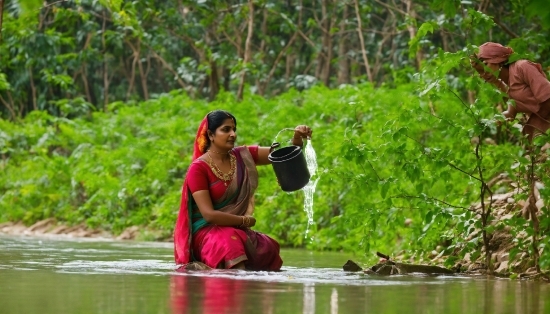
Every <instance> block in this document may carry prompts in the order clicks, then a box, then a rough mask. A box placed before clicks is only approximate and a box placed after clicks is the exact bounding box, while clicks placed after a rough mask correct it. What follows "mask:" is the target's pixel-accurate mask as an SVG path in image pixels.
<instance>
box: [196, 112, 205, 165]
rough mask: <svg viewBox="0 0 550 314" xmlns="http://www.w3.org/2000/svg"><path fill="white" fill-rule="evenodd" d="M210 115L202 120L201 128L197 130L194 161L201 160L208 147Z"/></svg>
mask: <svg viewBox="0 0 550 314" xmlns="http://www.w3.org/2000/svg"><path fill="white" fill-rule="evenodd" d="M207 131H208V115H206V116H205V117H204V119H202V121H201V124H200V125H199V128H198V129H197V135H196V136H195V143H194V145H193V160H195V159H197V158H199V157H200V156H202V155H203V154H204V153H205V149H206V145H207V144H208V132H207Z"/></svg>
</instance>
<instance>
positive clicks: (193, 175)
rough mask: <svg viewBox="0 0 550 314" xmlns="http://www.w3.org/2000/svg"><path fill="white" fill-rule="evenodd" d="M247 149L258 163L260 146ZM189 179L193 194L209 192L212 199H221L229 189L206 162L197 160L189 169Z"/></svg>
mask: <svg viewBox="0 0 550 314" xmlns="http://www.w3.org/2000/svg"><path fill="white" fill-rule="evenodd" d="M245 147H246V148H248V150H249V151H250V154H251V155H252V158H253V159H254V162H255V163H258V146H257V145H253V146H245ZM231 154H234V152H233V151H231ZM187 178H188V186H189V190H191V194H193V193H195V192H197V191H202V190H208V191H209V192H210V198H212V199H213V200H216V199H219V198H221V197H222V196H223V193H225V190H226V189H227V187H226V186H225V185H224V184H223V181H222V180H220V179H218V177H216V175H214V173H213V172H212V169H210V166H209V165H208V164H207V163H206V162H205V161H203V160H200V159H196V160H195V161H193V163H191V165H190V166H189V169H188V170H187ZM229 182H231V181H229ZM229 182H227V183H229Z"/></svg>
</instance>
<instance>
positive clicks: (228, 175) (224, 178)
mask: <svg viewBox="0 0 550 314" xmlns="http://www.w3.org/2000/svg"><path fill="white" fill-rule="evenodd" d="M208 159H210V161H209V162H208V165H209V166H210V169H211V170H212V173H214V175H215V176H216V177H217V178H218V179H220V180H222V181H223V184H224V185H225V186H227V181H231V179H232V178H233V175H234V174H235V169H236V168H237V158H236V157H235V156H234V155H233V154H229V161H230V163H231V169H230V170H229V172H228V173H223V171H221V169H220V168H218V165H216V163H215V162H214V160H213V159H212V156H210V151H208Z"/></svg>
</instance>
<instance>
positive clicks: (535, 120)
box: [471, 42, 550, 141]
mask: <svg viewBox="0 0 550 314" xmlns="http://www.w3.org/2000/svg"><path fill="white" fill-rule="evenodd" d="M512 53H514V51H513V50H512V48H510V47H505V46H502V45H501V44H497V43H493V42H486V43H484V44H483V45H481V46H480V47H479V54H478V55H477V56H473V57H472V59H471V64H472V67H474V69H475V70H476V71H477V72H478V73H479V74H480V76H481V77H482V78H483V79H484V80H485V81H486V82H488V83H491V84H493V85H494V86H496V87H497V88H498V89H499V90H500V91H501V92H503V93H505V94H507V95H508V97H509V98H510V99H513V100H514V101H515V103H516V105H515V106H513V105H508V109H507V110H506V111H504V112H503V115H504V116H505V117H506V118H507V119H508V120H513V119H515V117H516V114H517V113H518V112H522V113H525V114H526V115H527V116H528V117H529V118H528V120H527V122H526V123H525V125H524V126H523V134H524V135H527V137H528V139H529V140H530V141H531V140H532V139H533V137H534V136H535V135H537V134H540V133H545V132H546V131H547V130H548V129H549V128H550V82H549V81H548V79H547V78H546V75H545V74H544V72H543V71H542V67H541V65H540V64H538V63H534V62H531V61H529V60H517V61H514V62H510V60H509V58H510V56H511V55H512ZM484 65H485V66H484Z"/></svg>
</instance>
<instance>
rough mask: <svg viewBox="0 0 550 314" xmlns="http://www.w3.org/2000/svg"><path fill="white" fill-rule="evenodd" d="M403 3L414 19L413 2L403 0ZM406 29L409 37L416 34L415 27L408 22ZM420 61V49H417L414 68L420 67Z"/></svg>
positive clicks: (411, 37)
mask: <svg viewBox="0 0 550 314" xmlns="http://www.w3.org/2000/svg"><path fill="white" fill-rule="evenodd" d="M405 5H406V6H407V14H408V15H409V16H410V17H411V18H412V19H413V20H416V12H415V11H414V8H413V2H412V0H405ZM407 29H408V31H409V37H410V39H411V40H412V39H413V38H414V37H415V36H416V27H415V26H414V25H413V24H412V23H409V25H408V26H407ZM421 63H422V50H421V49H418V51H417V52H416V69H417V70H418V69H420V64H421Z"/></svg>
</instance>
